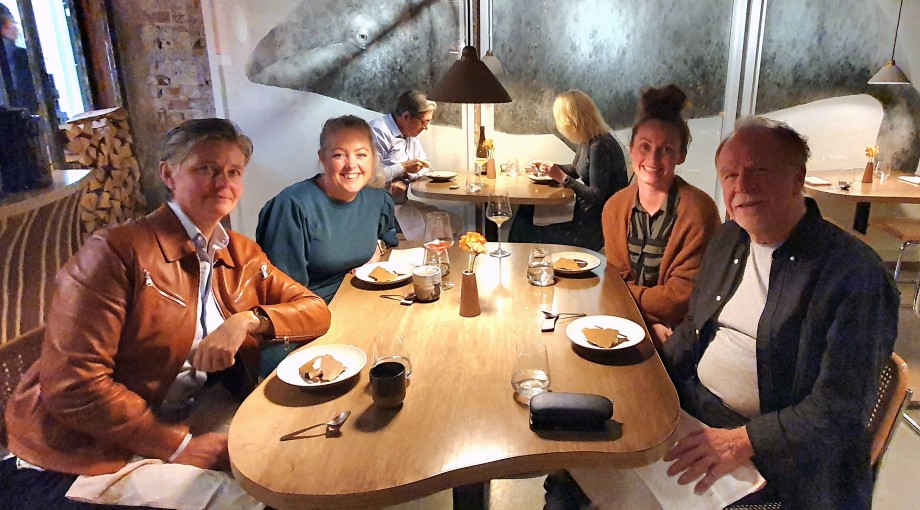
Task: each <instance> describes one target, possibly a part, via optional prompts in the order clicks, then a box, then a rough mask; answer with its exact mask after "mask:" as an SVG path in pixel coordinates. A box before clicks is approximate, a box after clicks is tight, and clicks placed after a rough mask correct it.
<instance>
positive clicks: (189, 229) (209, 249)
mask: <svg viewBox="0 0 920 510" xmlns="http://www.w3.org/2000/svg"><path fill="white" fill-rule="evenodd" d="M168 204H169V207H170V208H171V209H172V210H173V212H174V213H176V216H177V217H178V218H179V222H181V223H182V227H183V228H185V233H186V234H188V237H189V239H191V240H192V244H193V245H194V246H195V251H196V252H197V253H198V258H199V259H200V258H201V255H202V254H203V255H205V257H206V260H211V259H213V258H214V254H215V253H216V252H218V251H219V250H222V249H224V248H226V247H227V245H229V244H230V234H228V233H227V230H226V229H224V226H223V225H221V224H220V223H218V224H217V228H216V229H215V230H214V233H213V234H212V236H211V246H207V239H206V238H205V237H204V234H202V233H201V230H200V229H199V228H198V227H197V226H195V224H194V223H192V220H191V218H189V217H188V215H187V214H185V211H183V210H182V208H181V207H179V204H177V203H175V202H173V201H171V200H170V201H169V202H168Z"/></svg>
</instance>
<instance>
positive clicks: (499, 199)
mask: <svg viewBox="0 0 920 510" xmlns="http://www.w3.org/2000/svg"><path fill="white" fill-rule="evenodd" d="M486 218H489V220H491V221H492V222H493V223H495V224H496V225H498V248H497V249H495V250H493V251H490V252H489V255H491V256H493V257H507V256H508V255H511V252H510V251H508V250H503V249H502V223H504V222H506V221H508V220H510V219H511V202H510V201H509V200H508V192H507V191H498V190H496V191H495V192H494V193H492V194H491V195H489V205H488V206H487V207H486Z"/></svg>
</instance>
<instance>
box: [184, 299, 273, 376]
mask: <svg viewBox="0 0 920 510" xmlns="http://www.w3.org/2000/svg"><path fill="white" fill-rule="evenodd" d="M261 323H262V321H260V320H259V318H258V317H256V314H255V313H253V312H250V311H245V312H239V313H235V314H233V315H231V316H230V317H229V318H228V319H227V320H226V321H224V323H223V324H221V325H220V326H219V327H218V328H217V329H215V330H214V331H212V332H210V333H208V336H206V337H204V338H203V339H202V340H201V343H200V344H198V349H197V350H196V351H195V355H194V356H193V357H192V366H193V367H195V368H196V369H197V370H201V371H202V372H219V371H221V370H223V369H225V368H228V367H230V366H232V365H233V357H234V356H236V351H237V350H239V348H240V345H242V343H243V340H245V339H246V336H247V335H249V334H251V333H254V332H255V331H256V330H257V329H258V328H259V325H260V324H261Z"/></svg>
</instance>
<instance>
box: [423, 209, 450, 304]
mask: <svg viewBox="0 0 920 510" xmlns="http://www.w3.org/2000/svg"><path fill="white" fill-rule="evenodd" d="M425 239H427V241H425V248H428V249H429V250H431V251H433V252H434V253H435V256H436V257H437V261H438V267H441V254H442V253H444V251H445V250H447V249H448V248H450V247H451V246H453V245H454V234H453V232H452V231H451V229H450V215H449V214H448V213H446V212H444V211H435V212H430V213H428V214H426V215H425ZM442 276H444V275H442ZM453 287H454V284H453V282H451V281H450V280H445V279H443V278H442V279H441V289H442V290H448V289H451V288H453Z"/></svg>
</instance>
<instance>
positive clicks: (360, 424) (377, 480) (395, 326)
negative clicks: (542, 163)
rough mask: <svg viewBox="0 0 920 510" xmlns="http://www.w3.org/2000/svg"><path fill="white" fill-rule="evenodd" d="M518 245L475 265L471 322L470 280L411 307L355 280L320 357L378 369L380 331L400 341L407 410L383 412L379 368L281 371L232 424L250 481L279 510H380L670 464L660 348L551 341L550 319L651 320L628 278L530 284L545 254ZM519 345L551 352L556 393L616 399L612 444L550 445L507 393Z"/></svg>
mask: <svg viewBox="0 0 920 510" xmlns="http://www.w3.org/2000/svg"><path fill="white" fill-rule="evenodd" d="M507 246H508V248H510V250H511V253H512V255H511V256H510V257H507V258H505V259H496V258H492V257H489V256H488V255H481V256H479V257H478V259H477V261H476V274H477V278H478V282H479V292H480V296H481V306H482V315H480V316H478V317H474V318H464V317H461V316H460V315H459V314H458V311H459V298H460V285H459V275H455V274H451V275H449V276H448V278H451V279H453V280H455V281H457V282H458V285H457V286H456V287H455V288H454V289H452V290H449V291H446V292H442V294H441V299H440V300H439V301H436V302H434V303H426V304H425V303H416V304H413V305H412V306H401V305H400V304H399V303H398V302H397V301H394V300H390V299H384V298H381V295H383V294H405V293H407V292H409V291H410V290H411V284H406V285H402V286H397V287H396V288H392V287H390V288H386V289H380V288H371V287H369V286H367V285H366V284H364V283H363V282H360V281H359V280H356V279H351V278H348V279H346V280H345V282H344V283H343V285H342V288H341V289H340V290H339V292H338V294H337V295H336V296H335V299H333V301H332V303H331V305H330V308H331V309H332V317H333V318H332V327H331V328H330V330H329V332H328V333H327V334H326V335H325V336H323V337H322V338H319V339H317V340H315V341H314V342H313V343H312V344H311V345H316V344H351V345H355V346H358V347H360V348H361V349H363V350H364V351H365V352H366V353H367V354H368V357H369V358H370V356H371V352H372V345H373V337H374V335H375V334H376V333H378V332H382V331H398V332H401V333H404V334H405V335H406V337H407V342H408V345H409V348H410V356H411V360H412V370H413V371H412V378H411V384H410V385H409V388H408V395H407V397H406V401H405V402H404V404H403V406H402V407H401V408H400V409H398V410H395V411H394V410H385V409H380V408H377V407H374V406H373V405H372V399H371V395H370V390H369V388H368V370H369V368H370V366H369V365H368V366H366V367H365V368H364V369H363V370H362V371H361V373H360V374H359V375H358V376H357V377H355V378H354V379H353V380H351V381H348V382H345V383H343V384H342V386H340V387H336V388H332V389H331V390H332V391H326V392H312V393H311V392H306V391H303V390H300V389H298V388H295V387H292V386H289V385H287V384H286V383H284V382H282V381H280V380H279V379H277V378H276V377H275V375H271V376H269V378H268V379H266V380H265V381H264V382H263V383H262V384H261V385H260V386H259V387H258V388H257V389H256V390H255V392H254V393H253V394H252V395H251V396H250V397H249V398H247V399H246V401H245V402H244V403H243V404H242V406H241V407H240V409H239V411H238V412H237V414H236V416H235V418H234V419H233V423H232V426H231V428H230V441H229V445H230V458H231V464H232V467H233V473H234V475H235V476H236V478H237V479H238V480H239V482H240V484H241V485H242V486H243V487H244V488H245V489H246V490H247V491H248V492H249V493H250V494H252V495H253V496H255V497H256V498H258V499H260V500H262V501H264V502H265V503H267V504H268V505H270V506H272V507H275V508H280V509H288V508H321V509H322V508H330V509H332V508H340V509H344V508H348V509H351V508H376V507H381V506H385V505H391V504H396V503H401V502H405V501H409V500H412V499H417V498H420V497H423V496H426V495H429V494H433V493H435V492H438V491H442V490H445V489H448V488H451V487H458V486H464V485H469V484H477V483H481V482H485V481H488V480H491V479H493V478H499V477H506V476H513V475H520V474H526V473H540V472H543V473H545V472H549V471H554V470H558V469H561V468H565V467H574V466H585V465H599V464H603V465H608V466H624V467H625V466H639V465H645V464H648V463H650V462H652V461H653V460H655V459H657V458H660V457H661V456H662V455H663V454H664V453H665V451H666V450H667V448H668V447H669V445H670V441H669V438H670V437H671V435H672V433H673V432H674V430H675V427H676V426H677V421H678V413H679V402H678V398H677V394H676V392H675V390H674V387H673V386H672V384H671V382H670V380H669V379H668V375H667V373H666V372H665V369H664V367H663V365H662V363H661V361H660V359H659V358H658V356H657V354H656V352H655V350H654V347H653V346H652V344H651V342H650V341H649V339H648V338H646V339H645V340H643V341H642V342H641V343H640V344H638V345H637V346H635V347H633V348H629V349H625V350H623V351H621V352H616V353H614V355H613V356H608V357H605V358H604V359H601V360H597V361H599V362H594V361H589V360H587V359H585V358H582V357H581V356H579V355H578V354H576V352H574V351H573V348H572V344H571V343H570V342H569V340H568V339H567V337H566V335H565V327H566V325H567V324H568V321H563V320H560V321H559V322H558V324H557V326H556V331H555V332H550V333H541V332H540V319H541V317H542V314H540V313H539V310H540V309H541V308H544V309H555V310H557V311H560V312H583V313H587V314H608V315H618V316H621V317H626V318H629V319H631V320H633V321H636V322H638V323H640V324H641V323H642V319H641V316H640V315H639V312H638V310H637V308H636V305H635V303H634V301H633V300H632V298H631V296H630V294H629V292H628V290H627V288H626V285H625V284H624V283H623V281H622V279H621V278H620V277H619V274H617V273H616V272H606V271H605V267H606V261H605V260H604V259H603V257H601V262H602V263H601V265H600V267H598V268H597V269H595V270H594V271H593V273H590V274H588V275H587V277H583V278H564V277H557V283H556V284H555V285H554V286H551V287H545V288H540V287H534V286H531V285H529V284H528V283H527V278H526V266H527V258H528V254H529V253H530V250H531V249H532V247H533V246H534V245H530V244H513V243H512V244H508V245H507ZM549 248H550V249H551V250H552V251H563V250H579V251H587V250H582V249H579V248H571V247H563V246H554V245H549ZM452 251H453V253H451V254H450V255H451V259H452V260H454V261H459V260H466V258H465V255H466V254H465V253H463V252H461V251H459V250H457V249H456V247H455V248H453V249H452ZM457 266H459V264H455V267H457ZM523 338H526V339H541V340H543V341H544V342H545V343H546V346H547V351H548V354H549V364H550V372H551V388H552V390H553V391H569V392H583V393H594V394H599V395H604V396H606V397H608V398H611V399H612V400H613V401H614V420H615V423H611V426H610V427H609V428H608V430H607V431H606V432H600V433H560V432H557V433H543V435H542V436H541V435H537V434H536V433H534V432H532V431H531V430H530V429H529V426H528V409H527V408H526V407H524V406H522V405H520V404H518V403H517V401H516V400H515V399H514V395H513V390H512V387H511V382H510V380H511V372H512V366H513V363H514V359H515V351H514V344H515V341H516V340H518V339H523ZM604 363H606V364H604ZM339 410H351V411H352V415H351V418H349V420H348V421H347V422H346V423H345V425H344V426H343V427H342V435H341V436H340V437H336V438H326V437H318V438H310V439H303V440H297V441H288V442H283V443H282V442H279V440H278V439H279V437H280V436H282V435H284V434H286V433H289V432H292V431H295V430H298V429H301V428H303V427H306V426H308V425H311V424H314V423H321V422H325V421H327V420H329V419H330V418H331V417H332V416H333V415H334V414H335V412H337V411H339ZM456 494H457V493H456V492H455V508H468V507H467V506H460V505H457V504H456ZM480 502H481V499H480Z"/></svg>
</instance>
